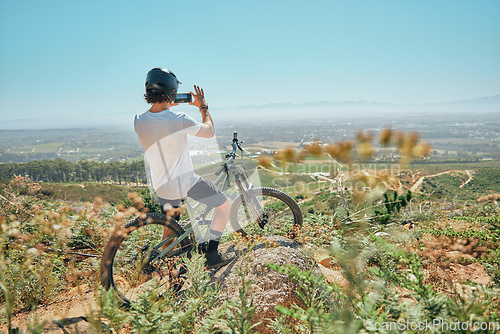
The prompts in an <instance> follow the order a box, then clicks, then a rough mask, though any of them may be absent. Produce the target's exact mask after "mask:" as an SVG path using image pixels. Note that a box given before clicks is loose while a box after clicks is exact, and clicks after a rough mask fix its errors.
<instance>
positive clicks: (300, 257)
mask: <svg viewBox="0 0 500 334" xmlns="http://www.w3.org/2000/svg"><path fill="white" fill-rule="evenodd" d="M267 238H268V239H269V240H270V241H275V242H276V243H277V247H272V248H266V246H265V244H264V242H261V243H259V244H257V245H256V246H255V247H253V249H252V250H251V251H250V252H249V253H248V256H245V255H244V254H243V255H242V256H239V258H238V259H237V260H235V261H233V262H232V263H231V264H229V265H228V266H225V267H222V268H220V269H219V270H216V271H214V272H213V273H212V281H213V282H216V283H218V284H220V285H221V287H222V290H221V293H220V301H221V302H222V301H224V300H230V299H233V298H237V297H238V289H239V288H240V283H241V279H240V276H239V275H238V273H237V272H236V270H237V269H238V268H240V269H244V270H246V271H247V274H246V278H247V279H249V280H252V281H253V286H252V296H253V302H254V306H255V307H256V308H255V315H254V317H253V319H252V322H253V323H257V322H259V321H262V323H261V324H260V325H259V326H257V327H256V328H255V332H257V333H266V332H269V328H267V323H268V321H266V320H264V319H266V318H268V319H273V318H275V317H276V315H277V313H276V311H275V307H276V305H284V306H286V307H289V306H290V305H292V304H297V305H302V302H301V300H300V299H299V298H298V297H297V295H296V294H295V290H296V289H297V285H296V284H295V283H293V282H291V281H290V279H289V278H288V275H285V274H280V273H278V272H276V271H274V270H272V269H270V268H268V267H266V263H276V264H280V265H292V266H295V267H297V268H299V269H300V270H309V269H311V268H312V269H313V272H315V273H316V274H318V275H319V274H320V273H321V272H320V270H319V269H318V267H317V265H316V263H315V261H314V259H311V258H309V257H308V256H307V255H305V253H304V252H302V251H301V247H300V245H299V244H298V243H297V242H294V241H293V240H290V239H288V238H285V237H279V236H270V237H267ZM219 249H220V250H221V251H225V252H237V250H236V249H235V246H234V245H229V244H228V243H226V244H225V245H221V247H220V248H219ZM325 269H326V268H325Z"/></svg>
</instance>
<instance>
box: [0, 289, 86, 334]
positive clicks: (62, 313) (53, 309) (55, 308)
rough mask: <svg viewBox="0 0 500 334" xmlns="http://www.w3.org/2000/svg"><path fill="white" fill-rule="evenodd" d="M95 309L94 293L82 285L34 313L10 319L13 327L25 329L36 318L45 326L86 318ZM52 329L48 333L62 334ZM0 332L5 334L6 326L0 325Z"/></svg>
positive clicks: (22, 314) (40, 307)
mask: <svg viewBox="0 0 500 334" xmlns="http://www.w3.org/2000/svg"><path fill="white" fill-rule="evenodd" d="M95 309H96V301H95V297H94V292H93V291H91V290H89V288H88V286H86V285H84V286H81V288H80V289H79V287H76V288H73V289H71V290H70V291H69V292H68V293H66V294H64V295H63V296H62V297H61V298H59V299H58V300H57V301H55V302H53V303H50V304H47V305H40V306H38V307H37V308H36V310H35V311H34V312H23V313H17V314H14V316H13V319H12V325H13V327H19V328H20V329H26V322H27V321H28V322H30V320H31V319H34V317H35V316H36V317H37V318H38V319H39V321H46V323H47V326H48V325H50V324H51V323H52V322H53V321H54V320H61V319H66V318H73V317H83V316H87V315H88V314H89V313H90V312H91V311H92V310H95ZM53 327H54V330H53V331H52V330H50V331H49V332H53V333H63V332H62V331H61V330H60V329H57V328H55V326H53ZM0 332H1V333H7V332H8V328H7V325H6V324H2V325H0Z"/></svg>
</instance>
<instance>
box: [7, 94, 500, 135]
mask: <svg viewBox="0 0 500 334" xmlns="http://www.w3.org/2000/svg"><path fill="white" fill-rule="evenodd" d="M175 110H176V111H179V112H185V113H187V114H188V115H190V116H192V117H193V118H195V119H199V113H198V112H197V111H196V110H195V109H194V108H192V107H187V106H179V107H177V108H176V109H175ZM479 112H480V113H498V112H500V95H495V96H490V97H479V98H475V99H467V100H458V101H449V102H439V103H413V104H411V103H407V104H398V103H389V102H375V101H363V100H361V101H312V102H307V103H300V104H294V103H272V104H264V105H246V106H236V107H217V105H211V113H212V116H213V118H214V120H215V121H218V122H237V121H244V122H247V121H252V122H255V121H276V120H294V121H296V120H317V121H322V120H337V119H343V120H346V119H356V118H363V117H368V116H370V117H374V116H375V117H378V116H381V117H395V116H404V115H412V116H418V115H429V114H434V115H436V114H450V113H453V114H462V113H479ZM134 114H135V113H134V112H115V113H107V114H102V115H99V116H96V115H82V116H76V115H72V117H64V118H58V117H55V116H54V117H53V118H50V117H47V116H45V117H43V118H42V117H41V118H39V119H38V118H37V119H20V118H19V119H16V118H12V119H8V118H7V119H4V120H2V123H1V124H0V129H6V130H15V129H47V128H75V127H78V128H85V127H98V128H108V127H122V128H128V129H133V118H134ZM79 117H81V118H79Z"/></svg>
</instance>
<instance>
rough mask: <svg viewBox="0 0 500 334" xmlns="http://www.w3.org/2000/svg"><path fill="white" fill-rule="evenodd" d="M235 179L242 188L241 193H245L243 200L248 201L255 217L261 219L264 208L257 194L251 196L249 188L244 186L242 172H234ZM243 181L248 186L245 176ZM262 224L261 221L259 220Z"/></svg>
mask: <svg viewBox="0 0 500 334" xmlns="http://www.w3.org/2000/svg"><path fill="white" fill-rule="evenodd" d="M234 181H235V182H236V185H237V186H238V189H239V190H240V192H241V194H242V195H243V200H244V201H245V202H246V203H247V205H248V207H249V208H250V213H251V214H252V215H253V216H254V217H255V219H261V218H262V214H263V213H264V210H263V209H262V207H261V206H260V203H259V201H258V200H257V198H256V197H255V196H250V195H249V194H248V191H247V189H245V187H244V186H243V184H242V182H241V173H240V172H236V173H235V174H234ZM243 181H244V182H245V186H246V187H247V188H248V187H249V184H248V181H247V180H246V178H245V177H243ZM259 224H260V222H259Z"/></svg>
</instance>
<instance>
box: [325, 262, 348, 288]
mask: <svg viewBox="0 0 500 334" xmlns="http://www.w3.org/2000/svg"><path fill="white" fill-rule="evenodd" d="M318 267H319V269H320V270H321V273H322V274H323V276H325V280H326V282H327V283H329V284H338V285H340V287H342V288H346V287H347V286H348V284H349V282H348V281H347V280H346V279H345V278H344V276H343V275H342V272H341V271H339V270H332V269H329V268H326V267H325V266H323V265H321V264H318Z"/></svg>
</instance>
